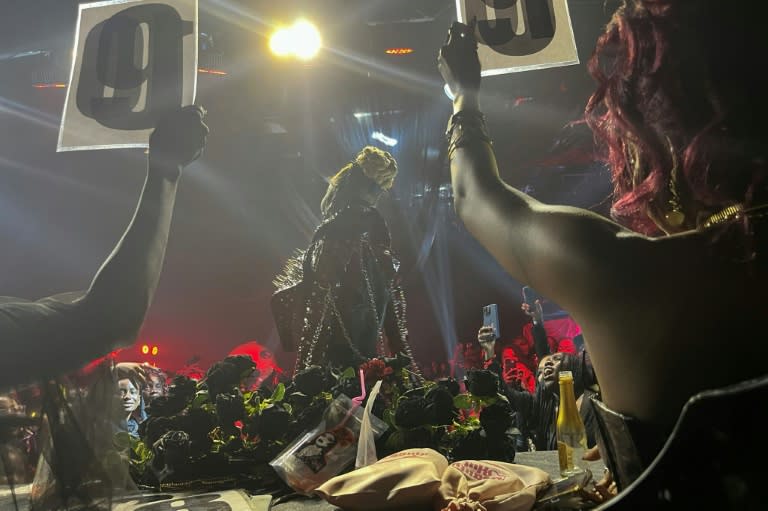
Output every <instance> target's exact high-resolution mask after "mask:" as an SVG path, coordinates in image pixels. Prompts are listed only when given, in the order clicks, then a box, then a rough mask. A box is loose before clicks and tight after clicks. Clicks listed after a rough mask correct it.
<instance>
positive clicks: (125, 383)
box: [117, 378, 141, 414]
mask: <svg viewBox="0 0 768 511" xmlns="http://www.w3.org/2000/svg"><path fill="white" fill-rule="evenodd" d="M117 387H118V389H119V391H120V400H121V401H122V404H123V411H124V412H125V413H128V414H130V413H132V412H133V411H134V410H136V409H137V408H138V407H139V403H140V402H141V399H140V397H139V389H137V388H136V387H135V386H134V385H133V382H131V380H129V379H128V378H123V379H122V380H120V381H118V382H117Z"/></svg>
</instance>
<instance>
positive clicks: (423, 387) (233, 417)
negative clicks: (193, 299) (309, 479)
mask: <svg viewBox="0 0 768 511" xmlns="http://www.w3.org/2000/svg"><path fill="white" fill-rule="evenodd" d="M410 362H411V361H410V359H408V357H405V356H403V355H398V356H397V357H391V358H390V357H381V358H375V359H372V360H369V361H367V362H365V363H364V364H362V365H361V366H360V367H358V368H353V367H349V368H333V367H327V366H325V367H321V366H311V367H309V368H306V369H304V370H302V371H299V372H298V373H296V374H295V375H294V377H293V379H291V380H285V381H282V382H279V383H277V384H276V385H268V384H262V386H261V387H260V388H258V389H256V390H248V389H245V388H243V387H244V382H245V380H246V379H247V378H248V376H249V375H250V373H251V372H252V371H253V370H254V363H253V361H252V360H251V359H250V358H249V357H247V356H242V355H241V356H230V357H227V358H225V359H224V360H222V361H219V362H217V363H215V364H213V366H211V368H210V369H209V370H208V371H207V373H206V375H205V377H204V378H203V379H202V380H200V381H199V382H195V381H194V380H191V379H189V378H187V377H185V376H176V377H175V378H174V379H173V382H172V384H171V385H170V388H169V393H168V396H166V397H161V398H157V399H155V400H154V401H153V402H152V404H151V405H150V407H149V418H148V419H147V420H145V421H144V422H143V423H142V424H141V426H140V428H139V435H140V438H139V439H131V440H130V442H129V445H128V446H127V450H128V451H129V453H130V464H131V467H130V468H131V475H132V476H133V478H134V480H135V481H136V483H137V484H138V485H140V486H141V487H145V488H159V489H162V490H198V489H212V488H223V487H239V488H244V489H250V490H258V491H260V492H272V493H275V492H282V491H285V490H287V487H286V486H285V483H284V482H283V481H282V480H281V479H280V478H279V477H278V476H277V474H276V473H275V472H274V470H273V469H272V467H270V466H269V462H270V461H271V460H272V459H274V458H275V456H277V455H278V454H279V453H280V452H281V451H283V450H284V448H285V447H286V446H287V445H289V444H290V443H291V442H292V441H294V440H295V439H296V438H298V437H299V436H300V435H302V434H303V433H305V432H306V431H308V430H310V429H312V428H313V427H315V426H316V425H317V424H318V422H319V421H320V420H321V419H322V417H323V414H324V413H325V412H326V410H327V409H328V407H329V405H330V403H331V402H333V401H334V399H336V398H337V397H339V396H340V395H342V394H344V395H346V396H349V397H355V396H361V395H362V394H363V392H362V389H361V385H360V378H359V371H360V370H362V371H363V375H364V382H365V385H366V388H367V389H370V388H371V387H372V386H373V385H374V383H375V382H376V381H378V380H382V387H381V390H380V392H379V394H378V397H377V398H376V401H375V402H374V403H373V405H372V406H373V408H372V409H373V413H374V415H376V416H377V417H379V418H381V419H382V420H383V421H384V422H385V423H386V424H387V425H388V430H387V432H386V433H384V434H383V435H382V436H381V437H379V438H378V439H377V442H376V448H377V454H378V456H379V457H380V458H381V457H384V456H386V455H388V454H391V453H392V452H395V451H398V450H402V449H406V448H411V447H430V448H433V449H436V450H438V451H440V452H442V453H443V454H444V455H445V456H446V457H448V459H449V460H458V459H468V458H470V459H503V460H504V461H512V460H513V459H514V448H513V447H512V446H513V445H514V444H512V443H510V442H511V441H510V438H511V437H510V431H511V430H513V428H512V413H511V410H510V409H509V404H508V403H507V402H506V398H505V397H504V396H502V395H501V394H499V392H498V389H499V381H498V377H497V376H496V374H495V373H492V372H489V371H473V372H470V373H469V375H468V377H467V379H466V381H465V382H464V385H465V387H466V388H467V390H468V392H464V393H461V385H460V383H459V382H458V381H456V380H455V379H443V380H439V381H425V380H423V379H422V378H421V377H420V376H418V375H414V374H413V373H412V372H411V371H410V370H409V368H410V367H411V365H410ZM366 400H367V397H366ZM365 404H366V401H363V403H362V405H361V406H365ZM123 440H124V441H125V439H123ZM491 445H493V446H494V448H493V449H490V448H489V446H491ZM499 446H503V448H502V449H499Z"/></svg>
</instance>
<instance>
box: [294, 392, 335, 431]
mask: <svg viewBox="0 0 768 511" xmlns="http://www.w3.org/2000/svg"><path fill="white" fill-rule="evenodd" d="M327 407H328V403H326V402H325V400H323V399H316V400H315V401H313V402H312V403H311V404H310V405H309V406H306V407H305V408H302V409H301V410H300V411H299V412H298V413H297V414H296V422H297V423H298V426H299V427H301V428H302V429H310V428H313V427H314V426H315V425H317V424H318V423H319V422H320V421H321V420H322V418H323V413H324V412H325V409H326V408H327Z"/></svg>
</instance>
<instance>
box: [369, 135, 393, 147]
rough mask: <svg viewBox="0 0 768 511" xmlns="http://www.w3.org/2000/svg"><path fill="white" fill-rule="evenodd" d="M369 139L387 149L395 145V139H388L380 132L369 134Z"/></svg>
mask: <svg viewBox="0 0 768 511" xmlns="http://www.w3.org/2000/svg"><path fill="white" fill-rule="evenodd" d="M371 138H372V139H374V140H377V141H379V142H381V143H382V144H384V145H385V146H388V147H395V146H396V145H397V139H396V138H392V137H388V136H386V135H385V134H384V133H382V132H380V131H374V132H373V133H371Z"/></svg>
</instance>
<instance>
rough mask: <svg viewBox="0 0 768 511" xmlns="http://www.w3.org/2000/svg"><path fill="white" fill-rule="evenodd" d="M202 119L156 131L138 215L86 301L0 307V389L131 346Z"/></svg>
mask: <svg viewBox="0 0 768 511" xmlns="http://www.w3.org/2000/svg"><path fill="white" fill-rule="evenodd" d="M203 115H204V112H203V110H202V109H200V108H198V107H186V108H184V109H181V110H180V111H178V112H176V113H175V114H173V115H171V116H170V117H168V118H166V119H164V120H163V121H161V122H160V123H159V124H158V126H157V128H156V129H155V131H154V132H153V134H152V137H151V138H150V151H149V158H148V165H147V178H146V181H145V183H144V188H143V190H142V193H141V197H140V198H139V202H138V205H137V207H136V212H135V213H134V216H133V218H132V220H131V222H130V223H129V225H128V227H127V229H126V231H125V233H124V234H123V236H122V237H121V239H120V241H118V243H117V245H116V246H115V248H114V250H113V251H112V253H111V254H110V255H109V257H108V258H107V259H106V261H105V262H104V264H103V265H102V266H101V268H100V269H99V271H98V272H97V273H96V276H95V277H94V279H93V281H92V283H91V286H90V288H89V289H88V291H87V292H86V293H85V294H84V296H82V297H81V298H79V299H77V300H75V301H73V302H70V303H65V302H61V301H59V300H56V299H55V298H45V299H42V300H39V301H37V302H19V303H7V304H4V305H0V346H2V348H0V351H1V353H2V356H0V387H5V386H8V385H12V384H18V383H23V382H27V381H31V380H34V379H36V378H40V377H45V376H50V375H53V374H57V373H61V372H65V371H68V370H72V369H75V368H77V367H79V366H81V365H83V364H85V363H86V362H88V361H89V360H91V359H94V358H97V357H99V356H102V355H105V354H107V353H109V352H110V351H112V350H113V349H115V348H117V347H120V346H125V345H127V344H130V343H132V342H133V341H134V340H135V337H136V335H137V334H138V332H139V329H140V328H141V325H142V322H143V321H144V316H145V314H146V311H147V309H148V307H149V305H150V303H151V301H152V297H153V295H154V292H155V289H156V287H157V284H158V281H159V278H160V271H161V268H162V265H163V259H164V257H165V247H166V244H167V241H168V233H169V229H170V224H171V217H172V212H173V206H174V202H175V198H176V190H177V187H178V180H179V177H180V175H181V170H182V168H183V167H184V166H186V165H187V164H189V163H190V162H192V161H194V160H195V159H196V158H197V157H198V156H199V155H200V153H201V152H202V149H203V146H204V143H205V137H206V135H207V133H208V128H207V127H206V126H205V124H204V123H203Z"/></svg>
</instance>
